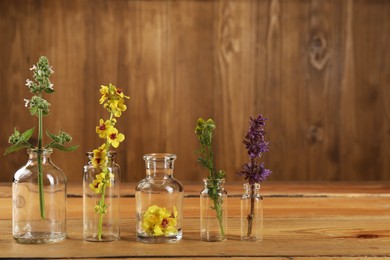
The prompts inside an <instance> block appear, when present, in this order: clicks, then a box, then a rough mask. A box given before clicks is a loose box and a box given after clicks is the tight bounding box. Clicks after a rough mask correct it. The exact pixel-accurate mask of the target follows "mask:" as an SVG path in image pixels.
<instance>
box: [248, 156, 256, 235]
mask: <svg viewBox="0 0 390 260" xmlns="http://www.w3.org/2000/svg"><path fill="white" fill-rule="evenodd" d="M254 165H255V159H254V158H251V171H252V172H253V171H254ZM254 195H255V185H254V184H251V211H250V213H249V215H248V217H247V219H248V231H247V236H248V237H250V236H251V235H252V226H253V218H254V210H255V196H254Z"/></svg>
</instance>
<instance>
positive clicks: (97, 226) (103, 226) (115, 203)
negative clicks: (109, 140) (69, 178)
mask: <svg viewBox="0 0 390 260" xmlns="http://www.w3.org/2000/svg"><path fill="white" fill-rule="evenodd" d="M87 156H88V163H87V164H86V165H85V166H84V178H83V237H84V240H86V241H91V242H104V241H114V240H118V239H119V238H120V228H119V224H120V217H119V205H120V201H119V199H120V183H121V176H120V167H119V165H118V164H117V163H116V162H115V159H116V152H115V151H110V152H109V153H108V155H107V157H108V161H107V169H108V171H109V174H110V175H111V177H110V182H109V184H108V185H106V187H105V189H104V192H102V191H101V190H100V191H99V188H100V187H99V185H101V184H100V183H99V181H98V180H99V177H100V175H101V172H102V170H101V168H99V167H95V166H93V165H92V159H93V153H92V152H88V153H87ZM91 184H95V185H96V187H95V186H93V185H92V187H91ZM97 191H99V192H100V193H98V192H97ZM99 204H101V205H105V206H104V208H105V212H104V213H102V212H99V209H101V208H102V207H98V205H99Z"/></svg>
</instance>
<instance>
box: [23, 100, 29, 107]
mask: <svg viewBox="0 0 390 260" xmlns="http://www.w3.org/2000/svg"><path fill="white" fill-rule="evenodd" d="M28 104H30V100H28V99H24V106H25V107H28Z"/></svg>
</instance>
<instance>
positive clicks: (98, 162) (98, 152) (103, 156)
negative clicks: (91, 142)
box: [92, 144, 107, 168]
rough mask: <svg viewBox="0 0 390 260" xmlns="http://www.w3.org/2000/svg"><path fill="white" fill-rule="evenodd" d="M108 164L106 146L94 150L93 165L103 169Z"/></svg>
mask: <svg viewBox="0 0 390 260" xmlns="http://www.w3.org/2000/svg"><path fill="white" fill-rule="evenodd" d="M106 162H107V152H106V144H103V145H101V146H100V147H99V148H98V149H94V150H93V158H92V165H93V166H94V167H96V168H97V167H103V166H104V165H105V163H106Z"/></svg>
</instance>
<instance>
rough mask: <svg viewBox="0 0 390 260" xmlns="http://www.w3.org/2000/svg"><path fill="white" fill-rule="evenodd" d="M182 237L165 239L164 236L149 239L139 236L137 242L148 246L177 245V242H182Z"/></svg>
mask: <svg viewBox="0 0 390 260" xmlns="http://www.w3.org/2000/svg"><path fill="white" fill-rule="evenodd" d="M182 237H183V236H182V234H180V235H176V236H170V237H164V236H156V237H149V236H142V235H137V241H138V242H142V243H147V244H163V243H176V242H177V241H180V240H181V239H182Z"/></svg>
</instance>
